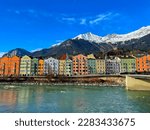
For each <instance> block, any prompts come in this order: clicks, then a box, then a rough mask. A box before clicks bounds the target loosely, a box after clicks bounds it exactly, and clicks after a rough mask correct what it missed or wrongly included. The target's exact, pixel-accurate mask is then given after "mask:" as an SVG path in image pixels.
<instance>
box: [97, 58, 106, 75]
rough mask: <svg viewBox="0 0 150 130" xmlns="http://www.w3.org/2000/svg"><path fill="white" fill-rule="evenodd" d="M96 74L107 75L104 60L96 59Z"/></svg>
mask: <svg viewBox="0 0 150 130" xmlns="http://www.w3.org/2000/svg"><path fill="white" fill-rule="evenodd" d="M96 72H97V74H105V73H106V65H105V60H104V59H96Z"/></svg>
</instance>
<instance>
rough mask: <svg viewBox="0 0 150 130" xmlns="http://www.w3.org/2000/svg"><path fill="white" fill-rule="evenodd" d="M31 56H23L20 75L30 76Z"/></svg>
mask: <svg viewBox="0 0 150 130" xmlns="http://www.w3.org/2000/svg"><path fill="white" fill-rule="evenodd" d="M31 63H32V59H31V57H29V56H27V55H25V56H23V57H22V58H21V63H20V75H22V76H30V75H31Z"/></svg>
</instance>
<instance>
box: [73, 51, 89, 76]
mask: <svg viewBox="0 0 150 130" xmlns="http://www.w3.org/2000/svg"><path fill="white" fill-rule="evenodd" d="M72 59H73V75H87V74H88V64H87V57H86V56H84V55H82V54H79V55H77V56H73V57H72Z"/></svg>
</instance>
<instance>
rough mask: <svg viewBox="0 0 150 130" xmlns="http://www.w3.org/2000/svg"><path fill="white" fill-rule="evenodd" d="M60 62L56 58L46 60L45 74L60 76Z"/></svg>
mask: <svg viewBox="0 0 150 130" xmlns="http://www.w3.org/2000/svg"><path fill="white" fill-rule="evenodd" d="M58 68H59V61H58V60H57V59H55V58H52V57H50V58H48V59H45V60H44V74H45V75H58Z"/></svg>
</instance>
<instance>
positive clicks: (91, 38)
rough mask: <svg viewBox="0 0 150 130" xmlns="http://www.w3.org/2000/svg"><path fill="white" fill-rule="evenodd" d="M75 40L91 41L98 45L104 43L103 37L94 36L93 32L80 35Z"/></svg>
mask: <svg viewBox="0 0 150 130" xmlns="http://www.w3.org/2000/svg"><path fill="white" fill-rule="evenodd" d="M73 39H84V40H87V41H91V42H96V43H101V42H103V41H102V37H100V36H97V35H95V34H92V33H91V32H88V33H85V34H80V35H78V36H76V37H75V38H73Z"/></svg>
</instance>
